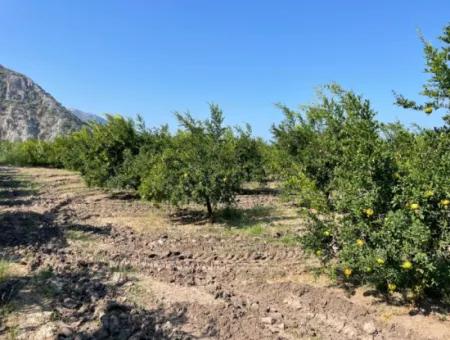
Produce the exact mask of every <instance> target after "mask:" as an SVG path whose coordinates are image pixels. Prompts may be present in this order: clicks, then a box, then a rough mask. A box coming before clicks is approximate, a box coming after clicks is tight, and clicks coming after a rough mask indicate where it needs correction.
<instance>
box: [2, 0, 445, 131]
mask: <svg viewBox="0 0 450 340" xmlns="http://www.w3.org/2000/svg"><path fill="white" fill-rule="evenodd" d="M449 21H450V1H449V0H442V1H434V0H427V1H424V0H395V1H394V0H377V1H361V0H353V1H350V0H339V1H334V0H328V1H324V0H321V1H312V0H311V1H301V0H297V1H294V0H292V1H283V0H278V1H275V0H273V1H264V0H252V1H250V0H249V1H245V0H240V1H236V0H223V1H216V0H177V1H175V0H157V1H151V0H147V1H137V0H122V1H115V0H104V1H100V0H89V1H87V0H76V1H60V0H53V1H50V0H35V1H26V0H23V1H18V0H0V23H1V30H0V64H3V65H5V66H7V67H9V68H12V69H14V70H16V71H19V72H22V73H25V74H26V75H28V76H30V77H31V78H32V79H34V80H35V81H36V82H38V83H39V84H40V85H41V86H43V87H44V88H45V89H46V90H47V91H48V92H50V93H51V94H52V95H53V96H54V97H55V98H56V99H57V100H59V101H60V102H61V103H62V104H64V105H65V106H68V107H76V108H79V109H81V110H84V111H88V112H93V113H97V114H101V113H104V112H109V113H121V114H123V115H125V116H131V117H134V116H135V114H137V113H141V114H142V115H143V116H144V118H145V120H146V122H147V124H148V125H149V126H155V125H160V124H162V123H166V122H167V123H169V124H170V125H171V126H173V127H175V126H176V122H175V120H174V118H173V112H174V111H185V110H189V111H190V112H191V113H192V114H193V115H194V116H196V117H199V118H203V117H206V116H207V114H208V105H207V103H208V102H216V103H218V104H220V105H221V106H222V108H223V109H224V112H225V115H226V122H227V123H229V124H232V125H235V124H241V123H243V122H249V123H250V124H251V125H252V126H253V130H254V132H255V134H256V135H260V136H263V137H266V138H268V137H270V133H269V129H270V126H271V124H272V123H274V122H278V121H280V120H281V119H282V115H281V113H280V112H279V111H278V110H277V109H276V108H275V107H274V103H277V102H283V103H285V104H287V105H289V106H292V107H297V106H298V105H299V104H302V103H308V102H311V101H312V100H313V99H314V89H315V88H316V87H317V86H318V85H320V84H325V83H328V82H331V81H336V82H338V83H340V84H341V85H343V86H344V87H346V88H350V89H353V90H356V91H357V92H359V93H362V94H364V95H365V96H366V97H368V98H369V99H370V100H371V101H372V103H373V106H374V107H375V109H376V110H377V111H378V112H379V118H380V119H381V120H383V121H393V120H396V119H399V120H401V121H403V122H405V123H406V124H411V123H413V122H415V123H419V124H421V125H424V126H433V125H440V124H441V119H440V117H439V114H435V115H433V116H431V117H427V116H425V115H423V114H421V113H415V112H410V111H405V110H402V109H399V108H397V107H395V106H394V105H393V104H392V103H393V96H392V90H398V91H399V92H401V93H403V94H405V95H408V96H410V97H412V98H417V97H416V93H418V92H419V91H420V89H421V88H420V86H421V83H422V82H423V81H424V79H426V78H425V75H424V73H423V68H424V64H423V55H422V46H421V43H420V41H419V39H418V35H417V29H418V28H420V29H421V30H422V31H423V33H424V35H425V36H426V37H427V38H429V39H430V40H431V41H435V38H436V37H437V36H438V35H440V33H441V30H442V27H443V26H444V25H445V24H446V23H447V22H449Z"/></svg>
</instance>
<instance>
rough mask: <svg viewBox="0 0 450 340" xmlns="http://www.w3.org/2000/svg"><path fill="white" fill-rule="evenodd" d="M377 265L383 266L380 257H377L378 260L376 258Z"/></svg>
mask: <svg viewBox="0 0 450 340" xmlns="http://www.w3.org/2000/svg"><path fill="white" fill-rule="evenodd" d="M377 263H378V264H379V265H380V266H382V265H383V264H384V260H383V259H382V258H381V257H379V258H377Z"/></svg>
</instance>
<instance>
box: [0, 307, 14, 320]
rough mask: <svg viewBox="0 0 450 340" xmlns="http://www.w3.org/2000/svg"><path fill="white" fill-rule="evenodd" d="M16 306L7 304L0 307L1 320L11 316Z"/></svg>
mask: <svg viewBox="0 0 450 340" xmlns="http://www.w3.org/2000/svg"><path fill="white" fill-rule="evenodd" d="M14 310H15V306H14V305H13V304H12V303H6V304H4V305H2V306H0V320H1V319H4V318H5V317H7V316H8V315H9V314H11V313H12V312H14Z"/></svg>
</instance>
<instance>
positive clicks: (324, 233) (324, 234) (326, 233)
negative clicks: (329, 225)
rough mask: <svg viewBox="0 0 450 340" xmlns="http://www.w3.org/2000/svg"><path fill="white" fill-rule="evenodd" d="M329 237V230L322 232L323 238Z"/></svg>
mask: <svg viewBox="0 0 450 340" xmlns="http://www.w3.org/2000/svg"><path fill="white" fill-rule="evenodd" d="M330 235H331V233H330V231H329V230H325V231H324V232H323V236H326V237H328V236H330Z"/></svg>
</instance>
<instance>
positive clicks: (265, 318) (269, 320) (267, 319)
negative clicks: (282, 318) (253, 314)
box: [261, 316, 275, 325]
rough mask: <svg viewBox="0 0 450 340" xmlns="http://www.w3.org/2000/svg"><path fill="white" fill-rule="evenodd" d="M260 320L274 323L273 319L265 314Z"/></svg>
mask: <svg viewBox="0 0 450 340" xmlns="http://www.w3.org/2000/svg"><path fill="white" fill-rule="evenodd" d="M261 322H262V323H265V324H267V325H273V324H274V323H275V319H274V318H272V317H270V316H266V317H263V318H261Z"/></svg>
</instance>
